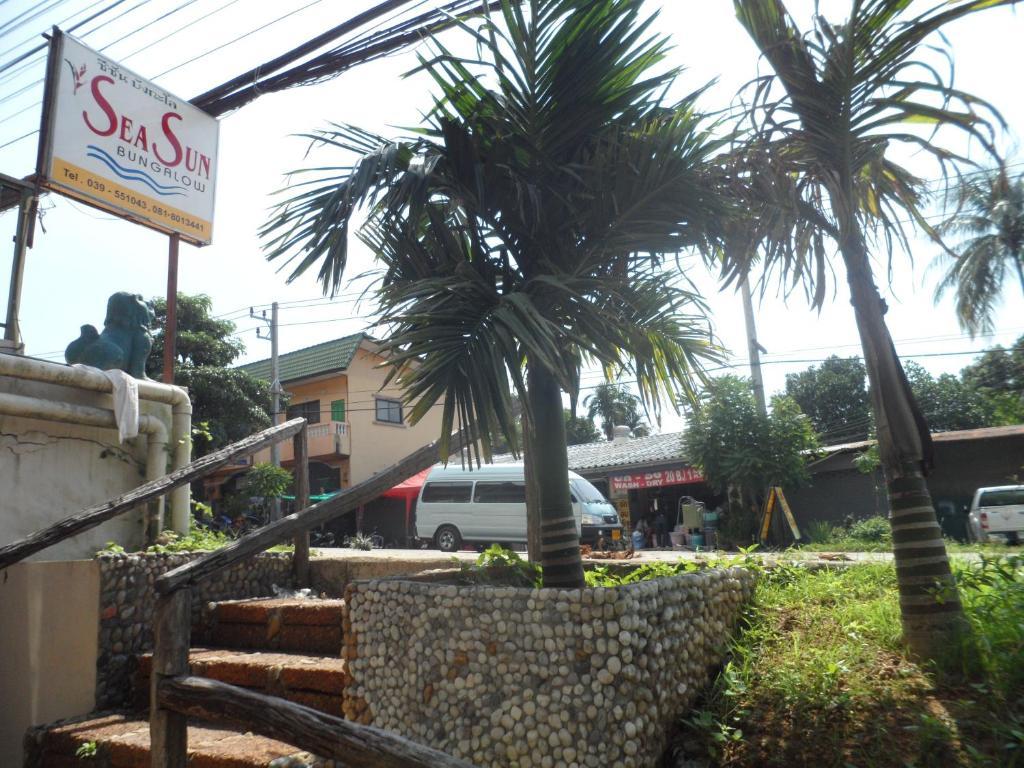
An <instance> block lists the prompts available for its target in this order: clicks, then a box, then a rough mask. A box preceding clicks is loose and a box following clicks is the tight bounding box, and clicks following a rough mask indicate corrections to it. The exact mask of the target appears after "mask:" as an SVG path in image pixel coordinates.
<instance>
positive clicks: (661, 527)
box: [654, 509, 670, 547]
mask: <svg viewBox="0 0 1024 768" xmlns="http://www.w3.org/2000/svg"><path fill="white" fill-rule="evenodd" d="M654 538H655V545H656V546H658V547H668V546H670V543H669V538H668V521H667V520H666V519H665V513H664V512H662V511H661V510H660V509H659V510H658V513H657V514H656V515H655V516H654Z"/></svg>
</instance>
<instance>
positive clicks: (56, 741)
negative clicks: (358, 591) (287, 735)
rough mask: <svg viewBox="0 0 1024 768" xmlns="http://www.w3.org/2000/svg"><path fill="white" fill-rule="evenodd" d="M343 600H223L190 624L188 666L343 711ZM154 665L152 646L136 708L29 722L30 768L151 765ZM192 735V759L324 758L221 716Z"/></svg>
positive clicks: (245, 767)
mask: <svg viewBox="0 0 1024 768" xmlns="http://www.w3.org/2000/svg"><path fill="white" fill-rule="evenodd" d="M343 605H344V601H342V600H327V599H280V598H274V599H255V600H237V601H229V602H222V603H217V604H216V605H214V606H213V608H212V610H211V611H210V612H209V621H208V622H207V624H206V626H204V627H196V628H194V629H193V633H192V637H193V648H192V651H191V653H190V654H189V667H190V671H191V673H192V674H194V675H198V676H201V677H208V678H211V679H214V680H219V681H221V682H225V683H230V684H231V685H237V686H242V687H245V688H250V689H252V690H255V691H258V692H260V693H265V694H269V695H273V696H278V697H280V698H283V699H287V700H289V701H292V702H295V703H297V704H303V705H305V706H307V707H312V708H314V709H318V710H321V711H323V712H326V713H328V714H331V715H335V716H338V717H341V716H342V693H343V690H344V688H345V685H346V683H347V682H348V676H347V673H346V671H345V662H344V661H343V660H342V659H341V658H340V652H341V642H342V608H343ZM200 644H201V645H200ZM151 665H152V659H151V658H150V656H149V655H146V656H143V657H141V658H140V659H139V660H138V667H137V671H136V675H135V678H134V685H133V691H132V702H131V705H132V708H131V709H128V710H124V711H117V712H103V713H94V714H92V715H88V716H86V717H82V718H75V719H73V720H65V721H61V722H59V723H55V724H52V725H48V726H42V727H38V728H34V729H32V730H31V731H29V733H28V734H27V736H26V739H25V764H24V765H25V768H149V723H148V721H147V719H146V718H147V713H146V708H147V706H148V698H149V674H150V669H151ZM188 743H189V768H255V767H256V766H260V767H261V768H262V767H265V766H274V768H278V767H280V768H300V767H305V766H323V765H325V763H324V761H321V760H319V759H317V758H315V757H313V756H312V755H309V754H308V753H304V752H301V751H299V750H297V749H296V748H295V747H293V746H290V745H288V744H284V743H282V742H280V741H274V740H273V739H268V738H264V737H262V736H257V735H255V734H252V733H244V732H242V731H239V730H231V729H228V728H224V727H222V726H219V725H218V726H216V727H211V726H209V725H204V724H203V723H198V722H197V723H190V724H189V735H188ZM326 765H330V764H329V763H327V764H326Z"/></svg>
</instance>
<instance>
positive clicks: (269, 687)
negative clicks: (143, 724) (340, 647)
mask: <svg viewBox="0 0 1024 768" xmlns="http://www.w3.org/2000/svg"><path fill="white" fill-rule="evenodd" d="M152 665H153V657H152V654H148V653H147V654H145V655H144V656H141V657H140V658H139V664H138V668H137V673H136V676H135V680H134V685H133V692H134V696H133V703H134V705H135V706H137V707H139V708H140V709H144V708H146V707H147V706H148V702H149V675H150V672H151V670H152V668H153V666H152ZM189 669H190V671H191V674H193V675H197V676H200V677H209V678H212V679H213V680H219V681H221V682H222V683H230V684H231V685H239V686H242V687H243V688H251V689H253V690H255V691H259V692H260V693H266V694H269V695H271V696H277V697H279V698H282V699H287V700H288V701H293V702H295V703H296V704H303V705H305V706H307V707H312V708H313V709H319V710H320V711H321V712H326V713H328V714H331V715H336V716H337V717H342V716H343V715H342V709H341V693H342V691H343V690H344V688H345V684H346V682H347V680H348V676H347V673H346V671H345V662H344V661H342V660H341V659H340V658H338V657H337V656H307V655H302V654H292V653H278V652H273V651H271V652H267V651H238V650H223V649H207V648H193V649H192V650H191V651H190V652H189Z"/></svg>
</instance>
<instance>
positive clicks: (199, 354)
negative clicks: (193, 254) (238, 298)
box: [146, 293, 245, 379]
mask: <svg viewBox="0 0 1024 768" xmlns="http://www.w3.org/2000/svg"><path fill="white" fill-rule="evenodd" d="M152 304H153V315H154V327H155V328H156V331H155V332H154V334H153V350H152V351H151V352H150V354H149V359H148V360H147V361H146V375H147V376H149V377H150V378H153V379H158V378H160V375H161V374H162V373H163V370H164V329H165V328H166V327H167V299H166V298H161V297H157V298H155V299H153V301H152ZM177 310H178V313H177V321H178V330H177V340H176V343H175V345H174V347H175V358H176V363H175V368H177V367H178V365H188V366H194V367H198V366H214V367H219V368H226V367H228V366H229V365H231V364H232V363H233V362H235V359H236V358H237V357H238V356H239V355H240V354H242V352H244V351H245V344H243V343H242V341H241V340H240V339H234V338H232V337H231V334H233V333H234V332H235V324H234V323H233V322H231V321H230V320H218V319H217V318H215V317H213V316H212V314H211V313H212V312H213V301H212V300H211V299H210V297H209V296H207V295H205V294H202V293H200V294H196V295H195V296H190V295H188V294H185V293H179V294H178V306H177Z"/></svg>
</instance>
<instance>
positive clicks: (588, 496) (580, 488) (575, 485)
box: [572, 478, 607, 502]
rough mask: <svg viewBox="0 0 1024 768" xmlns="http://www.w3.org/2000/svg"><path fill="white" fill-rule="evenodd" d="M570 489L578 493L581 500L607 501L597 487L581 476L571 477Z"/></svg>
mask: <svg viewBox="0 0 1024 768" xmlns="http://www.w3.org/2000/svg"><path fill="white" fill-rule="evenodd" d="M572 490H573V491H574V492H575V493H576V494H579V497H580V498H581V499H582V500H583V501H587V502H602V501H604V502H607V499H605V497H604V496H602V495H601V492H600V491H599V490H597V488H595V487H594V486H593V485H591V484H590V482H589V481H587V480H584V479H583V478H578V479H576V478H574V479H573V481H572ZM573 501H575V499H573Z"/></svg>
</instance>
